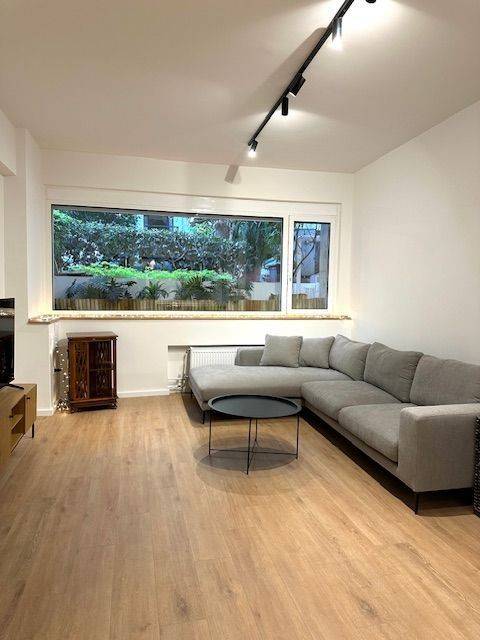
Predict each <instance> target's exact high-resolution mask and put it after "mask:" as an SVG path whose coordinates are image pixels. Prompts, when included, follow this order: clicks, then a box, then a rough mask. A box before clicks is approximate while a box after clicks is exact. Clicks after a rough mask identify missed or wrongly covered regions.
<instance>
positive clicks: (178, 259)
mask: <svg viewBox="0 0 480 640" xmlns="http://www.w3.org/2000/svg"><path fill="white" fill-rule="evenodd" d="M52 218H53V258H54V260H53V262H54V274H53V280H54V282H53V291H54V301H53V306H54V308H55V309H71V310H97V309H99V310H102V309H106V310H140V311H141V310H158V311H180V312H181V311H279V310H280V308H281V272H282V269H281V253H282V220H281V219H278V218H251V217H237V216H214V215H204V214H202V215H195V216H192V215H188V214H182V213H173V214H170V213H168V214H167V213H155V212H152V211H128V210H117V209H95V208H85V207H59V206H53V207H52Z"/></svg>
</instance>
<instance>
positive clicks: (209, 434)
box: [208, 410, 212, 455]
mask: <svg viewBox="0 0 480 640" xmlns="http://www.w3.org/2000/svg"><path fill="white" fill-rule="evenodd" d="M208 413H209V414H210V421H209V426H208V455H210V454H211V451H212V411H211V410H210V411H209V412H208Z"/></svg>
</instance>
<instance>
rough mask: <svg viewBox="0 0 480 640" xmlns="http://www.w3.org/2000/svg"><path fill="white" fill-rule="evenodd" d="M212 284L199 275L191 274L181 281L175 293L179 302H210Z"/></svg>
mask: <svg viewBox="0 0 480 640" xmlns="http://www.w3.org/2000/svg"><path fill="white" fill-rule="evenodd" d="M211 289H212V282H211V281H210V280H206V279H205V278H204V277H203V276H202V275H200V274H199V273H194V274H191V275H190V276H189V277H187V278H185V279H184V280H182V281H181V283H180V286H179V287H178V289H177V290H176V292H175V297H176V298H177V300H210V299H211V297H212V295H211Z"/></svg>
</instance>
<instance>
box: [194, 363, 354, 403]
mask: <svg viewBox="0 0 480 640" xmlns="http://www.w3.org/2000/svg"><path fill="white" fill-rule="evenodd" d="M189 380H190V385H191V387H192V389H193V391H194V392H195V395H196V396H197V397H198V398H201V399H202V400H203V401H204V402H206V401H208V400H210V399H211V398H215V397H216V396H221V395H227V394H229V393H252V394H254V393H259V394H264V395H271V396H286V397H289V398H300V397H301V395H300V390H301V386H302V384H303V383H304V382H309V381H313V380H330V381H331V380H339V381H340V380H348V377H347V376H346V375H344V374H343V373H340V372H339V371H335V370H334V369H317V368H314V367H248V366H243V367H239V366H236V365H214V366H207V367H195V368H194V369H192V370H191V371H190V375H189Z"/></svg>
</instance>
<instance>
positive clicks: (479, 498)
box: [473, 417, 480, 517]
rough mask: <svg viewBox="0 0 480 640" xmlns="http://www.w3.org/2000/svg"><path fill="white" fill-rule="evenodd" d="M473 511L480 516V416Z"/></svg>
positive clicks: (477, 433)
mask: <svg viewBox="0 0 480 640" xmlns="http://www.w3.org/2000/svg"><path fill="white" fill-rule="evenodd" d="M473 511H474V512H475V514H476V515H477V516H479V517H480V417H478V418H477V420H476V427H475V474H474V478H473Z"/></svg>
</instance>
